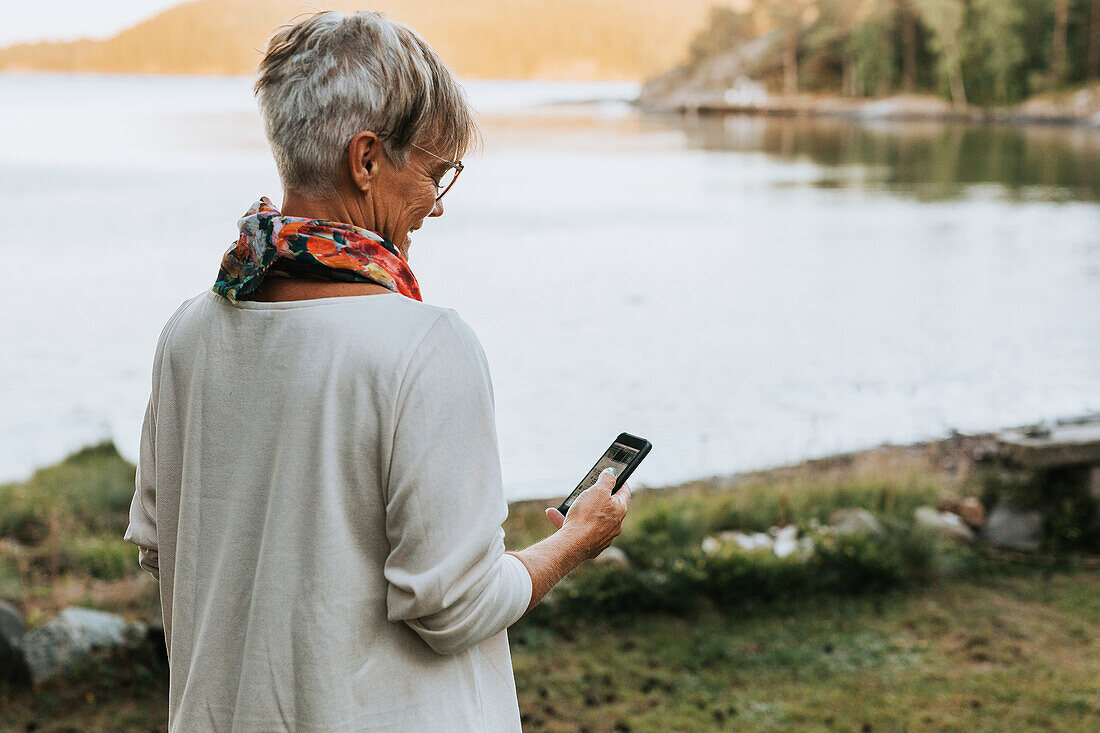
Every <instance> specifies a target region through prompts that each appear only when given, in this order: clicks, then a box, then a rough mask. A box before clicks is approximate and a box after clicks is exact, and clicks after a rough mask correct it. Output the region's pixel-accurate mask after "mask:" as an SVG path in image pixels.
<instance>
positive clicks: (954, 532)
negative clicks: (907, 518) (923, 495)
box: [913, 506, 974, 542]
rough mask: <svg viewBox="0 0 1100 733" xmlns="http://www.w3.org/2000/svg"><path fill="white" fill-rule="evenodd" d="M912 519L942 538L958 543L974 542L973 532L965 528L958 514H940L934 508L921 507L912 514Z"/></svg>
mask: <svg viewBox="0 0 1100 733" xmlns="http://www.w3.org/2000/svg"><path fill="white" fill-rule="evenodd" d="M913 519H915V520H916V522H917V524H919V525H921V526H923V527H927V528H928V529H931V530H933V531H934V532H937V533H938V534H941V535H943V536H944V537H949V538H951V539H953V540H958V541H960V542H973V541H974V530H972V529H970V527H968V526H966V523H965V522H963V520H962V519H960V518H959V515H958V514H953V513H951V512H941V511H939V510H937V509H936V508H935V507H930V506H922V507H917V510H916V511H915V512H913Z"/></svg>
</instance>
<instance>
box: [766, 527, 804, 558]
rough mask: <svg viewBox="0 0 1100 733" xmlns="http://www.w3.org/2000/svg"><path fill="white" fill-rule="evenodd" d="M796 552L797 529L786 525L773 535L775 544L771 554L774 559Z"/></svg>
mask: <svg viewBox="0 0 1100 733" xmlns="http://www.w3.org/2000/svg"><path fill="white" fill-rule="evenodd" d="M797 551H798V527H796V526H795V525H793V524H788V525H787V526H786V527H783V528H782V529H780V530H779V531H778V532H776V533H775V544H774V545H773V546H772V552H774V553H775V556H776V557H787V555H793V554H794V553H795V552H797Z"/></svg>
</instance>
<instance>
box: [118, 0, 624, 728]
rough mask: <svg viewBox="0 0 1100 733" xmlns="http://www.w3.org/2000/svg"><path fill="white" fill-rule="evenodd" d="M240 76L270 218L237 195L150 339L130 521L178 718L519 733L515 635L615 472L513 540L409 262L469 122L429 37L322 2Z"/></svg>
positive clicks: (609, 512) (584, 541)
mask: <svg viewBox="0 0 1100 733" xmlns="http://www.w3.org/2000/svg"><path fill="white" fill-rule="evenodd" d="M256 91H257V95H258V98H259V104H260V110H261V113H262V115H263V118H264V123H265V127H266V131H267V135H268V138H269V141H270V143H271V147H272V150H273V151H274V154H275V159H276V162H277V165H278V169H279V173H280V177H281V179H282V183H283V187H284V194H285V195H284V199H283V207H282V211H281V212H280V211H278V210H276V209H275V207H274V206H273V205H272V204H271V202H270V201H268V200H267V199H261V200H260V201H259V202H258V203H256V204H255V205H254V206H253V207H252V208H251V209H250V210H249V211H248V213H247V214H246V215H245V216H244V217H243V218H242V219H241V220H240V222H239V224H240V238H239V240H238V241H237V243H236V245H235V246H234V247H233V248H232V249H230V250H229V252H227V253H226V255H225V258H224V259H223V261H222V267H221V270H220V271H219V273H218V277H217V281H216V283H215V285H214V288H213V290H212V291H209V292H206V293H203V294H200V295H199V296H197V297H195V298H192V299H191V300H188V301H186V302H185V303H184V304H183V305H182V306H181V307H180V308H179V309H178V310H177V311H176V313H175V314H174V315H173V316H172V317H171V319H170V320H169V322H168V324H167V325H166V326H165V328H164V331H163V333H162V334H161V338H160V341H159V343H158V346H157V351H156V355H155V359H154V367H153V388H152V394H151V396H150V400H149V407H148V409H147V412H146V416H145V423H144V429H143V432H142V440H141V451H140V456H141V457H140V462H139V466H138V473H137V480H136V484H137V485H136V491H135V494H134V500H133V504H132V506H131V510H130V526H129V528H128V529H127V532H126V539H127V540H128V541H130V542H132V543H134V544H136V545H138V547H139V548H140V550H139V561H140V563H141V565H142V567H144V568H146V569H147V570H149V571H150V572H151V573H152V574H153V575H154V576H155V577H156V578H157V579H158V581H159V584H160V593H161V603H162V610H163V616H164V630H165V639H166V642H167V646H168V653H169V659H170V670H171V682H170V690H169V727H170V729H171V730H173V731H202V730H217V731H222V730H234V731H236V730H241V731H270V730H287V731H356V730H372V731H374V730H379V731H381V730H387V731H388V730H394V731H397V730H401V731H432V730H446V731H508V730H519V728H520V724H519V710H518V705H517V701H516V691H515V682H514V679H513V676H512V667H511V660H510V658H509V652H508V641H507V635H506V631H505V629H507V627H508V626H510V625H511V624H512V623H514V622H515V621H516V620H517V619H518V618H520V616H522V615H523V614H524V613H525V612H526V611H527V610H529V609H530V608H531V607H533V606H534V605H535V604H536V603H538V601H539V600H540V599H541V598H542V597H543V595H545V593H546V592H547V591H548V590H549V589H550V588H551V587H552V586H554V585H555V584H556V583H557V582H558V581H559V580H560V579H561V578H562V577H563V576H564V575H565V574H566V573H567V572H569V570H571V569H572V568H573V567H575V566H576V565H578V564H579V563H581V562H582V561H583V560H585V559H586V558H591V557H595V556H596V555H597V554H599V553H600V552H601V551H602V550H603V549H604V548H606V547H607V546H608V545H609V544H610V542H611V540H612V539H613V538H614V537H615V536H616V535H617V534H618V533H619V531H620V529H621V523H622V519H623V517H624V515H625V513H626V510H627V506H628V503H629V500H630V490H629V488H628V487H623V489H622V491H619V492H617V493H616V494H615V495H614V496H612V495H611V490H610V489H611V486H612V484H613V478H612V477H611V476H610V475H605V476H602V477H601V479H600V481H599V483H597V485H596V486H594V487H593V488H591V489H589V490H588V491H587V492H585V494H584V495H583V496H582V497H581V498H580V499H579V500H578V501H577V502H576V504H574V506H573V508H572V509H571V510H570V512H569V516H568V519H565V518H563V517H562V516H561V515H560V514H558V513H557V510H555V509H548V510H547V516H548V517H549V518H550V519H551V521H552V522H553V523H554V524H555V526H556V527H557V528H558V531H557V532H555V533H554V534H553V535H551V536H550V537H548V538H547V539H545V540H543V541H542V542H540V543H538V544H536V545H534V546H532V547H530V548H528V549H526V550H523V551H521V552H517V553H505V551H504V544H503V537H504V531H503V529H502V528H501V523H502V522H503V521H504V519H505V517H506V515H507V511H508V507H507V504H506V502H505V500H504V494H503V487H502V485H501V476H500V462H499V454H498V447H497V438H496V429H495V424H494V414H493V394H492V387H491V384H490V379H489V372H488V368H487V365H486V361H485V356H484V354H483V352H482V349H481V346H480V344H479V342H478V340H477V337H476V336H475V335H474V333H473V332H472V331H471V330H470V328H469V326H467V325H466V323H465V322H464V321H463V320H462V319H461V318H460V317H459V316H458V315H457V314H456V313H455V311H453V310H451V309H448V308H441V307H437V306H433V305H427V304H425V303H423V302H421V299H420V293H419V288H418V286H417V283H416V278H415V277H414V276H413V274H412V272H411V270H410V269H409V265H408V261H407V259H408V252H409V247H410V236H409V232H410V231H414V230H416V229H418V228H419V227H420V226H421V225H422V224H423V222H424V220H425V219H426V218H428V217H433V216H441V215H442V214H443V205H442V203H441V199H442V197H443V194H444V193H446V189H447V188H448V187H449V185H450V184H451V183H453V182H454V180H455V178H456V177H457V174H458V172H459V171H460V170H461V169H462V164H461V162H458V161H459V159H460V158H461V157H462V154H463V152H464V151H465V150H466V148H467V147H468V145H469V143H470V141H471V140H472V139H473V138H474V136H475V134H476V130H475V126H474V122H473V118H472V115H471V112H470V110H469V108H468V107H467V105H466V102H465V100H464V98H463V95H462V92H461V89H460V87H459V86H458V84H457V82H456V80H455V79H454V77H453V75H452V74H451V73H450V71H449V70H448V69H447V68H446V67H445V66H444V65H443V64H442V62H441V61H440V60H439V58H438V57H437V56H436V55H435V53H434V52H433V51H432V50H431V49H430V48H429V47H428V45H427V44H426V43H425V42H424V41H423V40H422V39H421V38H420V37H419V36H418V35H417V34H416V33H415V32H414V31H413V30H411V29H410V28H408V27H407V26H404V25H401V24H399V23H394V22H391V21H389V20H386V19H385V18H383V17H382V16H381V15H378V14H374V13H369V12H360V13H355V14H350V15H343V14H340V13H334V12H326V13H319V14H317V15H313V16H311V17H308V18H305V19H304V20H301V21H299V22H297V23H295V24H293V25H291V26H289V27H286V28H283V29H281V30H280V31H279V32H278V33H277V34H276V35H275V36H274V38H272V40H271V42H270V44H269V45H268V48H267V52H266V55H265V57H264V59H263V61H262V63H261V65H260V70H259V78H258V81H257V83H256ZM470 256H471V257H476V256H477V253H476V252H471V253H470ZM502 305H503V304H502ZM569 488H570V487H562V493H563V494H565V493H567V491H568V489H569Z"/></svg>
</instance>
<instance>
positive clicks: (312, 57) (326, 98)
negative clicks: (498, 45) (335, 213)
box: [255, 10, 479, 197]
mask: <svg viewBox="0 0 1100 733" xmlns="http://www.w3.org/2000/svg"><path fill="white" fill-rule="evenodd" d="M255 92H256V97H257V99H258V100H259V105H260V114H261V115H262V116H263V119H264V129H265V131H266V132H267V139H268V141H269V142H270V143H271V149H272V151H273V152H274V154H275V164H276V165H277V166H278V168H279V176H280V177H281V178H282V182H283V186H284V187H285V188H287V189H288V190H292V191H295V192H298V193H301V194H305V195H311V196H314V197H321V196H328V195H331V194H334V193H335V192H336V188H337V185H336V181H337V175H338V173H339V168H340V166H341V165H342V164H343V161H344V160H345V156H346V155H347V146H348V143H349V142H351V139H352V138H353V137H355V135H357V134H358V133H360V132H362V131H364V130H371V131H373V132H375V133H377V134H378V136H379V137H380V138H381V141H382V151H383V153H384V154H385V155H386V158H387V159H388V160H389V161H390V162H391V163H392V164H393V165H395V166H397V167H402V166H405V165H407V164H408V162H409V156H410V154H411V151H412V145H413V144H414V143H416V144H417V145H420V146H421V147H428V148H429V149H432V148H434V150H433V152H435V153H437V154H439V155H440V156H442V157H445V158H449V157H450V156H454V158H453V159H454V160H458V159H459V158H461V157H462V156H463V155H464V154H465V152H466V151H467V150H468V149H469V148H470V147H471V146H472V145H474V144H476V142H477V140H478V138H479V133H478V130H477V124H476V122H475V121H474V116H473V111H472V110H471V109H470V106H469V104H468V102H467V101H466V97H465V93H464V92H463V89H462V87H461V86H460V85H459V83H458V80H457V79H455V76H454V74H452V73H451V71H450V69H448V68H447V67H446V66H445V65H444V64H443V61H442V60H441V59H440V58H439V56H438V55H436V53H435V51H433V50H432V48H431V46H429V45H428V44H427V42H425V41H424V39H423V38H421V37H420V35H419V34H418V33H417V32H416V31H415V30H413V29H412V28H410V27H409V26H407V25H405V24H404V23H398V22H396V21H392V20H389V19H388V18H386V17H385V16H383V15H382V14H381V13H375V12H371V11H359V12H356V13H349V14H344V13H340V12H336V11H331V10H330V11H325V12H321V13H316V14H314V15H310V16H308V17H305V18H303V19H302V20H299V21H297V22H294V23H291V24H290V25H286V26H283V27H281V28H280V29H279V30H278V31H276V32H275V35H274V36H272V38H271V40H270V41H269V42H268V44H267V51H266V53H265V54H264V58H263V60H262V61H261V62H260V68H259V75H258V77H257V79H256V87H255Z"/></svg>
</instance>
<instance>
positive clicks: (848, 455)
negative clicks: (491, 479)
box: [508, 426, 1023, 510]
mask: <svg viewBox="0 0 1100 733" xmlns="http://www.w3.org/2000/svg"><path fill="white" fill-rule="evenodd" d="M1021 427H1023V426H1015V427H1008V428H1003V429H1001V430H996V431H990V432H981V433H973V434H964V433H959V432H955V431H953V432H952V433H951V434H950V435H948V436H947V437H943V438H936V439H932V440H924V441H918V442H915V443H907V444H902V445H898V444H892V443H880V444H878V445H875V446H871V447H869V448H858V449H855V450H851V451H845V452H842V453H833V454H829V455H826V456H821V457H818V458H806V459H803V460H801V461H797V462H795V463H788V464H783V465H779V466H771V467H768V468H758V469H752V470H748V471H738V472H735V473H730V474H717V475H712V476H701V477H699V478H695V479H689V480H687V481H681V482H679V483H674V484H667V485H661V486H643V487H639V488H637V489H633V492H634V494H635V495H640V494H647V495H648V494H652V493H662V494H676V493H680V492H693V491H706V492H715V493H718V492H724V491H731V490H734V489H736V488H738V487H739V486H743V485H746V484H751V483H759V482H766V481H774V480H778V479H787V480H789V479H791V478H795V477H800V476H801V477H805V476H827V475H849V474H862V473H868V472H875V473H883V472H889V471H892V470H896V471H905V472H913V471H920V472H933V473H936V474H938V475H941V476H944V477H947V478H950V479H952V480H954V481H960V480H962V479H964V478H966V477H968V476H970V475H971V474H972V473H973V472H974V471H975V470H976V468H977V466H978V464H979V463H981V462H982V461H983V460H985V459H987V458H989V457H991V456H993V455H995V454H996V451H997V435H998V434H999V433H1001V432H1004V431H1005V430H1016V429H1020V428H1021ZM561 499H562V497H544V498H534V499H530V498H529V499H515V500H511V501H509V502H508V506H509V508H510V509H517V510H525V509H534V508H536V507H537V508H540V509H541V508H542V507H546V506H550V505H551V504H553V505H554V506H557V505H558V504H559V503H560V502H561Z"/></svg>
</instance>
